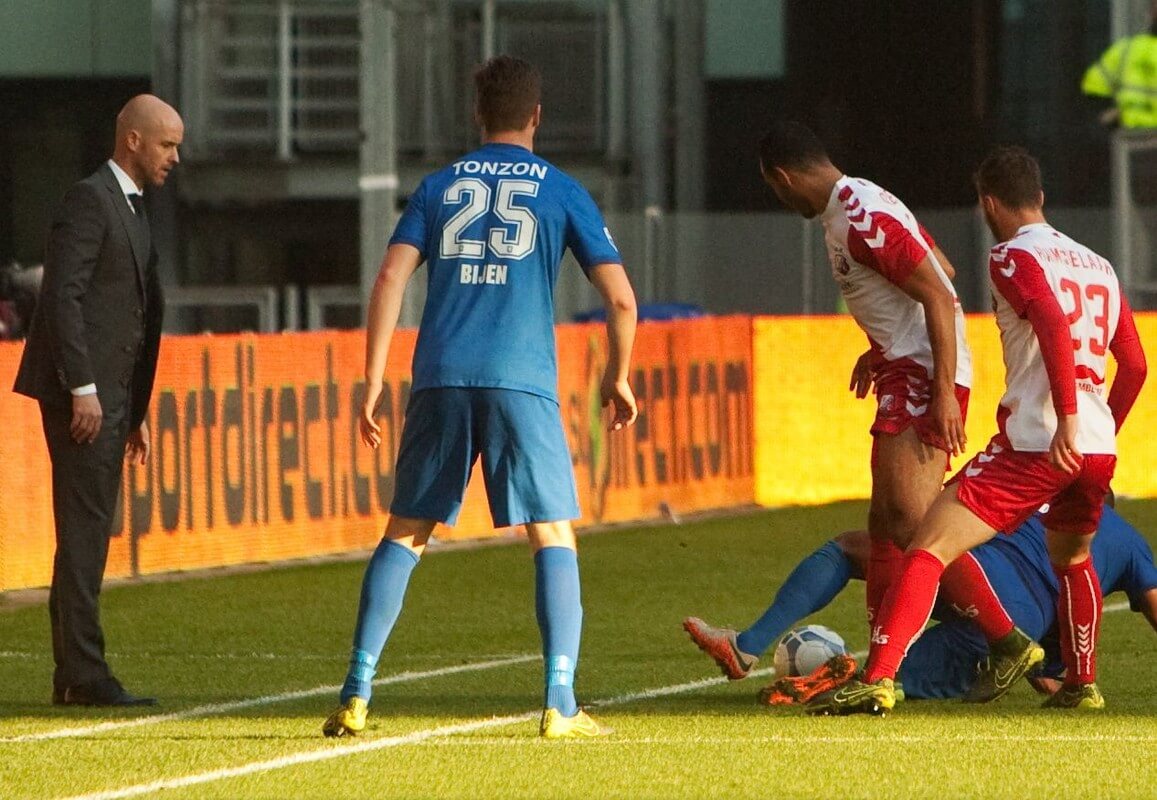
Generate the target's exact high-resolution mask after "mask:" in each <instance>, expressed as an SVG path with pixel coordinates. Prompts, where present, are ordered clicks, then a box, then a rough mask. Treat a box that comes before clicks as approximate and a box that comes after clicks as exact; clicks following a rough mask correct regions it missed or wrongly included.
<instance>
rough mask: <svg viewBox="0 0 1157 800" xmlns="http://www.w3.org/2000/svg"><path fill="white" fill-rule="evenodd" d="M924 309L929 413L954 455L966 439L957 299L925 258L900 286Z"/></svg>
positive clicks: (957, 453)
mask: <svg viewBox="0 0 1157 800" xmlns="http://www.w3.org/2000/svg"><path fill="white" fill-rule="evenodd" d="M900 288H901V289H903V290H904V292H905V293H906V294H907V295H908V296H909V297H911V298H912V299H913V300H915V301H916V302H918V303H920V305H922V306H924V320H925V324H926V325H927V326H928V341H929V343H930V344H931V347H932V401H931V403H930V406H929V409H928V413H929V414H931V415H932V419H933V420H934V421H935V422H936V428H937V430H938V432H939V433H940V435H941V436H942V437H943V438H944V443H945V445H946V446H947V447H948V452H949V453H950V454H951V455H960V454H961V453H963V452H964V447H965V445H966V444H967V437H965V435H964V419H963V416H962V415H961V413H960V403H959V402H958V401H957V399H956V298H954V297H953V296H952V292H950V291H949V290H948V287H946V286H945V285H944V283H943V282H942V281H941V280H940V276H939V275H938V274H937V273H936V269H935V267H933V266H932V260H931V259H930V258H928V257H925V258H924V259H923V260H922V261H921V262H920V263H919V264H918V265H917V266H916V269H915V270H914V271H913V272H912V274H911V275H910V276H909V277H908V279H907V280H906V281H904V283H903V284H902V285H901V286H900Z"/></svg>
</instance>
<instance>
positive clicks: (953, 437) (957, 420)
mask: <svg viewBox="0 0 1157 800" xmlns="http://www.w3.org/2000/svg"><path fill="white" fill-rule="evenodd" d="M928 413H929V414H931V415H932V421H933V422H934V423H935V424H936V431H937V433H939V434H940V436H941V438H943V439H944V444H945V445H946V446H947V447H948V452H949V453H950V454H952V455H954V456H958V455H961V454H962V453H964V446H965V445H966V444H968V437H967V436H965V435H964V417H963V415H962V414H961V413H960V402H959V401H958V400H957V399H956V393H955V392H949V391H939V392H933V393H932V401H931V403H930V405H929V408H928Z"/></svg>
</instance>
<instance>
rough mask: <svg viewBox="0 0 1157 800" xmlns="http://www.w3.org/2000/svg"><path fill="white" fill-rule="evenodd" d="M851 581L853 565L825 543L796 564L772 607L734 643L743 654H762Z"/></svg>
mask: <svg viewBox="0 0 1157 800" xmlns="http://www.w3.org/2000/svg"><path fill="white" fill-rule="evenodd" d="M851 578H852V562H851V561H849V560H848V557H847V555H846V554H845V553H844V551H843V549H842V548H841V547H840V546H839V545H838V544H836V542H835V541H831V542H828V543H827V544H825V545H824V546H823V547H821V548H820V549H819V550H816V551H815V552H814V553H812V554H811V555H810V556H808V557H807V558H805V559H804V560H803V561H801V562H799V564H798V565H796V568H795V569H794V570H792V572H791V574H790V575H788V576H787V580H786V581H784V582H783V586H781V587H779V591H778V592H776V594H775V600H774V601H773V602H772V604H771V607H770V608H768V609H767V611H764V612H763V616H762V617H760V618H759V619H758V620H757V621H756V622H755V624H754V625H752V626H751V627H750V628H748V629H747V630H745V631H744V632H743V633H741V634H739V636H737V637H736V639H735V643H736V644H737V645H739V649H740V650H742V651H743V652H745V653H749V654H751V655H753V656H759V655H763V652H764V651H765V650H767V648H769V647H771V644H772V642H774V641H776V640H777V639H779V637H781V636H783V634H784V633H786V632H787V629H788V628H790V627H791V626H792V625H794V624H795V623H796V622H798V621H799V620H801V619H803V618H804V617H806V616H807V615H808V614H812V613H814V612H816V611H819V610H820V609H821V608H823V607H824V606H826V605H827V604H828V603H830V602H832V598H834V597H835V596H836V595H837V594H839V593H840V592H841V591H843V589H844V587H845V586H847V585H848V581H849V580H851Z"/></svg>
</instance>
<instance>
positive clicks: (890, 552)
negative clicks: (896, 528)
mask: <svg viewBox="0 0 1157 800" xmlns="http://www.w3.org/2000/svg"><path fill="white" fill-rule="evenodd" d="M871 541H872V550H871V553H870V554H869V556H868V574H867V575H865V576H864V579H865V582H866V583H867V584H868V587H867V590H866V597H865V600H866V601H867V606H868V630H869V631H871V628H872V625H873V623H874V622H875V621H876V620H877V619H879V617H880V611H881V607H882V606H883V605H884V595H885V594H886V593H887V591H888V587H889V586H891V585H892V582H893V581H894V580H895V579H896V576H897V575H898V574H899V573H900V564H901V563H902V562H903V560H904V551H903V550H901V549H900V548H899V547H897V546H896V543H895V542H893V541H892V540H891V539H872V540H871Z"/></svg>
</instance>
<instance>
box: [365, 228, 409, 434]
mask: <svg viewBox="0 0 1157 800" xmlns="http://www.w3.org/2000/svg"><path fill="white" fill-rule="evenodd" d="M421 263H422V254H421V253H420V252H418V248H416V247H414V246H412V245H408V244H394V245H390V248H389V250H387V251H386V257H385V259H384V260H383V261H382V266H381V269H380V270H378V278H377V280H376V281H374V289H373V292H372V293H371V294H370V305H369V309H368V312H367V315H368V320H367V322H366V399H365V402H364V403H363V404H362V415H361V419H359V421H358V427H359V428H360V430H361V435H362V441H363V442H365V443H366V444H367V445H368V446H370V447H372V448H374V449H375V450H376V449H377V447H378V445H380V444H381V443H382V429H381V426H380V425H378V423H377V421H376V420H375V419H374V409H375V408H376V407H377V405H378V399H379V398H380V397H381V394H382V381H383V376H384V375H385V372H386V357H387V356H388V355H389V352H390V340H391V339H392V338H393V336H394V329H395V328H397V327H398V316H399V315H400V314H401V313H402V295H403V294H405V291H406V284H407V283H409V282H410V277H411V276H412V275H413V274H414V272H415V271H417V269H418V267H419V266H420V265H421Z"/></svg>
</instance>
